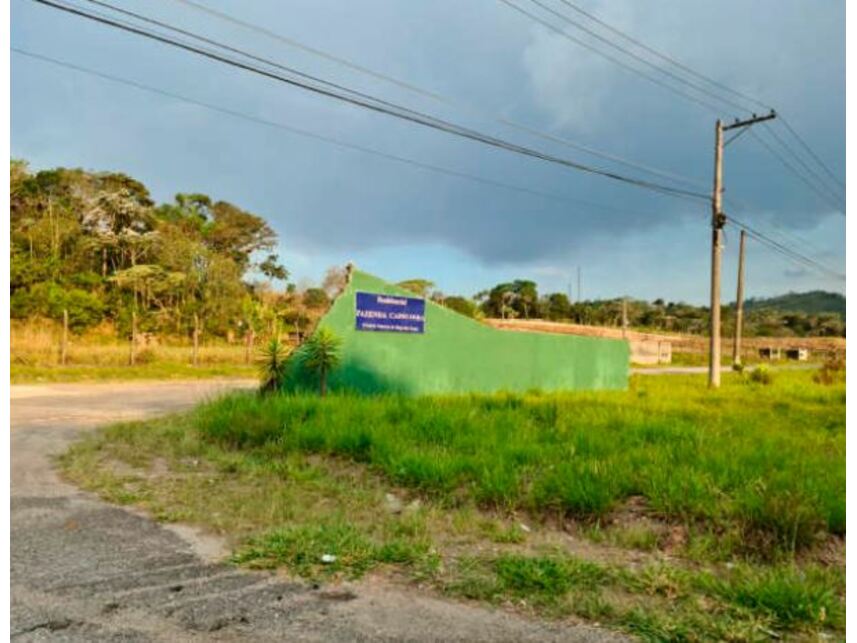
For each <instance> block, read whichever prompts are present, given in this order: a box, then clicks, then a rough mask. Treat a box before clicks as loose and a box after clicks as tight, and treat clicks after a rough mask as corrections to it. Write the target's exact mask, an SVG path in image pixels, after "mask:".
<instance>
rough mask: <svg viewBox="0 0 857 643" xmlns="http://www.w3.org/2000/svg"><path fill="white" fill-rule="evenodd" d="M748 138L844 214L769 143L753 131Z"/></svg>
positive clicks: (840, 210)
mask: <svg viewBox="0 0 857 643" xmlns="http://www.w3.org/2000/svg"><path fill="white" fill-rule="evenodd" d="M750 136H752V137H753V138H754V139H755V140H756V141H758V142H759V143H760V144H761V145H762V146H763V147H764V148H765V149H766V150H768V152H770V153H771V154H772V155H773V156H774V157H775V158H776V159H777V160H779V162H780V163H782V164H783V165H784V166H785V168H786V169H787V170H789V172H791V173H792V174H794V176H796V177H797V178H798V179H799V180H800V181H802V182H803V183H804V184H805V185H806V186H807V187H808V188H809V189H810V190H812V191H813V192H815V194H816V195H818V196H819V197H820V198H821V199H822V200H824V201H825V202H827V204H828V205H830V206H832V207H833V208H834V209H835V210H836V211H837V212H839V213H841V214H843V215H844V214H845V212H844V211H843V209H842V207H841V206H840V205H839V204H838V203H837V202H835V201H832V200H831V199H830V197H828V196H827V194H825V193H824V192H822V191H820V190H819V189H818V188H817V187H815V185H814V184H813V183H812V182H811V181H809V180H807V179H806V178H805V177H804V175H803V174H801V173H800V172H799V171H798V170H797V168H795V167H794V166H793V165H792V164H791V163H789V162H788V161H787V160H786V159H785V157H783V155H782V154H780V153H779V151H777V150H776V149H774V148H773V147H772V146H771V144H770V143H768V142H767V141H766V140H765V139H763V138H762V137H761V136H759V135H758V134H757V133H756V132H755V131H751V132H750Z"/></svg>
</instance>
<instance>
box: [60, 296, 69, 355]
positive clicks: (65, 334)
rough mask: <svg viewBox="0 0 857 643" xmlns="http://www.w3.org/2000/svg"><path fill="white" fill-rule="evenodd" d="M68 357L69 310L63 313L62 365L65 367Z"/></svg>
mask: <svg viewBox="0 0 857 643" xmlns="http://www.w3.org/2000/svg"><path fill="white" fill-rule="evenodd" d="M67 357H68V309H67V308H63V311H62V343H61V344H60V364H61V365H62V366H65V364H66V360H67Z"/></svg>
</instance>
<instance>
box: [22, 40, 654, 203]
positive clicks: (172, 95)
mask: <svg viewBox="0 0 857 643" xmlns="http://www.w3.org/2000/svg"><path fill="white" fill-rule="evenodd" d="M10 49H11V51H13V52H14V53H16V54H20V55H23V56H27V57H29V58H33V59H36V60H40V61H43V62H47V63H50V64H52V65H56V66H59V67H63V68H65V69H71V70H74V71H77V72H80V73H84V74H88V75H90V76H93V77H96V78H100V79H102V80H107V81H110V82H113V83H118V84H121V85H125V86H128V87H133V88H135V89H138V90H142V91H145V92H149V93H152V94H156V95H160V96H164V97H167V98H170V99H173V100H177V101H181V102H184V103H187V104H190V105H194V106H197V107H203V108H205V109H208V110H211V111H213V112H217V113H220V114H225V115H227V116H231V117H234V118H239V119H242V120H245V121H248V122H251V123H256V124H258V125H263V126H266V127H271V128H275V129H279V130H283V131H286V132H289V133H291V134H295V135H298V136H302V137H305V138H310V139H313V140H317V141H322V142H325V143H329V144H331V145H335V146H338V147H341V148H344V149H350V150H355V151H359V152H362V153H364V154H371V155H373V156H378V157H380V158H384V159H387V160H390V161H396V162H399V163H403V164H407V165H411V166H414V167H418V168H420V169H424V170H429V171H431V172H436V173H439V174H445V175H447V176H453V177H457V178H461V179H466V180H469V181H473V182H476V183H480V184H483V185H490V186H493V187H497V188H502V189H505V190H510V191H514V192H520V193H524V194H529V195H532V196H538V197H541V198H545V199H550V200H554V201H560V202H565V203H571V204H574V205H582V206H586V207H590V208H595V209H600V210H604V211H612V212H617V213H625V214H627V213H628V211H627V210H625V209H620V208H616V207H613V206H609V205H606V204H602V203H595V202H592V201H587V200H584V199H575V198H571V197H567V196H563V195H559V194H552V193H550V192H543V191H540V190H534V189H531V188H527V187H523V186H519V185H514V184H511V183H506V182H503V181H498V180H496V179H490V178H487V177H483V176H478V175H475V174H469V173H467V172H461V171H459V170H452V169H449V168H445V167H441V166H438V165H433V164H430V163H424V162H422V161H416V160H414V159H411V158H407V157H404V156H399V155H396V154H390V153H388V152H382V151H380V150H377V149H373V148H370V147H366V146H363V145H358V144H355V143H349V142H345V141H342V140H339V139H336V138H333V137H330V136H325V135H322V134H317V133H315V132H311V131H309V130H305V129H301V128H297V127H293V126H291V125H286V124H284V123H279V122H276V121H271V120H267V119H265V118H260V117H257V116H252V115H250V114H245V113H243V112H239V111H236V110H233V109H230V108H226V107H221V106H219V105H215V104H213V103H208V102H205V101H201V100H197V99H195V98H190V97H188V96H184V95H182V94H177V93H174V92H171V91H168V90H163V89H159V88H157V87H153V86H151V85H146V84H143V83H139V82H137V81H133V80H129V79H127V78H122V77H120V76H114V75H112V74H106V73H104V72H100V71H97V70H95V69H92V68H90V67H84V66H81V65H77V64H74V63H70V62H67V61H62V60H59V59H57V58H52V57H50V56H45V55H42V54H37V53H34V52H31V51H26V50H24V49H19V48H17V47H11V48H10ZM638 215H639V216H646V217H653V216H655V215H653V214H639V213H638Z"/></svg>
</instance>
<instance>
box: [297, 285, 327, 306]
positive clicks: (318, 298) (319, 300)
mask: <svg viewBox="0 0 857 643" xmlns="http://www.w3.org/2000/svg"><path fill="white" fill-rule="evenodd" d="M329 303H330V300H329V299H328V297H327V293H326V292H324V290H322V289H321V288H307V289H306V291H305V292H304V295H303V304H304V306H306V307H307V308H324V307H325V306H327V305H328V304H329Z"/></svg>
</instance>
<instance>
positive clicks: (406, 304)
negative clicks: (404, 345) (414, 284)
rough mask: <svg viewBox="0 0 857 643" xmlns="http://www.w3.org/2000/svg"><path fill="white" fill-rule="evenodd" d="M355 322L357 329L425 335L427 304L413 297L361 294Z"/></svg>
mask: <svg viewBox="0 0 857 643" xmlns="http://www.w3.org/2000/svg"><path fill="white" fill-rule="evenodd" d="M356 323H357V326H356V328H357V330H373V331H389V332H394V333H424V332H425V324H426V302H425V300H424V299H415V298H412V297H399V296H398V295H382V294H378V293H373V292H358V293H357V310H356Z"/></svg>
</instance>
